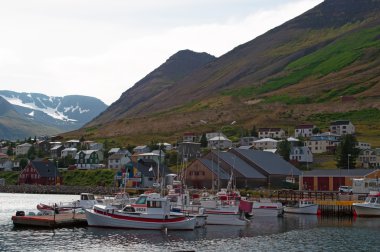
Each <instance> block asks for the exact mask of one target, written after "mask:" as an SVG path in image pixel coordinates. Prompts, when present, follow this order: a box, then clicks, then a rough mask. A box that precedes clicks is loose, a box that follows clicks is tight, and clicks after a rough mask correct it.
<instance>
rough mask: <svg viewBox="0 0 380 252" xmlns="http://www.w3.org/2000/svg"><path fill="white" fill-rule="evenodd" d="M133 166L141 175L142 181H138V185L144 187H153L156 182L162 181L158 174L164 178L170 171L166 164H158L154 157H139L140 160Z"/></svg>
mask: <svg viewBox="0 0 380 252" xmlns="http://www.w3.org/2000/svg"><path fill="white" fill-rule="evenodd" d="M133 167H134V168H136V171H137V173H138V175H140V176H141V183H138V184H137V185H136V186H139V187H144V188H146V187H153V184H154V183H156V182H158V181H160V179H159V178H158V176H159V177H160V178H164V177H165V176H166V175H167V174H169V173H170V170H169V169H168V168H167V166H166V165H162V164H160V165H158V163H157V162H156V161H155V160H152V159H139V160H138V162H136V163H133ZM136 177H137V176H136Z"/></svg>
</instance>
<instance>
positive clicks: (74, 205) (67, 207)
mask: <svg viewBox="0 0 380 252" xmlns="http://www.w3.org/2000/svg"><path fill="white" fill-rule="evenodd" d="M96 203H98V202H97V200H96V199H95V196H94V194H92V193H81V194H80V199H79V200H75V201H72V202H58V203H48V204H45V203H39V204H37V210H38V211H40V212H41V213H43V214H53V213H68V212H72V211H73V210H74V209H83V210H84V209H88V208H92V207H93V206H94V205H95V204H96Z"/></svg>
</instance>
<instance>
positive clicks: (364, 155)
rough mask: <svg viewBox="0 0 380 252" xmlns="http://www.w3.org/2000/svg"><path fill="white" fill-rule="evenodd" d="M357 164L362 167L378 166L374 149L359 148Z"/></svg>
mask: <svg viewBox="0 0 380 252" xmlns="http://www.w3.org/2000/svg"><path fill="white" fill-rule="evenodd" d="M357 165H358V166H360V167H362V168H378V167H379V166H378V162H377V155H376V151H375V150H361V151H360V153H359V156H358V164H357Z"/></svg>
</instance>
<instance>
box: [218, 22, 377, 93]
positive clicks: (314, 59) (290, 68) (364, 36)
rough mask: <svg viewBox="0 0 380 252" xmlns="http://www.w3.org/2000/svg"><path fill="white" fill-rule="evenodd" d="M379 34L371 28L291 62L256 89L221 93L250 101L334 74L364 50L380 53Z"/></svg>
mask: <svg viewBox="0 0 380 252" xmlns="http://www.w3.org/2000/svg"><path fill="white" fill-rule="evenodd" d="M379 33H380V27H375V28H371V29H365V30H361V31H359V32H356V33H353V34H349V35H347V36H344V37H342V38H340V39H338V40H336V41H335V42H332V43H330V44H329V45H327V46H325V47H323V48H322V49H320V50H318V51H316V52H314V53H311V54H308V55H306V56H304V57H301V58H299V59H298V60H295V61H293V62H291V63H290V64H289V65H287V66H286V68H285V69H284V73H286V74H285V75H284V76H281V77H278V78H273V79H271V80H269V81H268V82H266V83H265V84H264V85H261V86H257V87H244V88H240V89H235V90H227V91H224V92H222V95H231V96H239V97H250V96H253V95H260V94H264V93H268V92H271V91H274V90H278V89H280V88H284V87H287V86H290V85H294V84H297V83H299V82H300V81H302V80H304V79H306V78H309V77H312V78H320V77H322V76H326V75H328V74H330V73H333V72H338V71H340V70H342V69H343V68H345V67H346V66H349V65H350V64H352V63H353V62H355V61H356V60H358V59H359V58H360V57H361V56H362V55H363V54H364V51H365V49H367V48H370V47H372V48H376V49H380V40H379V39H378V38H377V37H378V35H379ZM366 88H367V87H365V86H361V87H360V88H355V87H353V86H352V87H351V89H349V90H348V91H346V94H345V95H350V94H356V93H358V92H363V91H364V90H365V89H366ZM334 92H336V93H334ZM338 94H339V91H338V90H334V91H333V93H331V94H329V95H328V96H327V97H328V98H331V97H336V95H338Z"/></svg>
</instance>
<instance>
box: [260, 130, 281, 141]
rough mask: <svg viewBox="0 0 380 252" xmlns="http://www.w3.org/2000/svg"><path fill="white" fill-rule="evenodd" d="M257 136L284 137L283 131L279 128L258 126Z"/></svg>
mask: <svg viewBox="0 0 380 252" xmlns="http://www.w3.org/2000/svg"><path fill="white" fill-rule="evenodd" d="M258 133H259V138H277V139H281V138H284V137H285V131H284V130H283V129H280V128H259V130H258Z"/></svg>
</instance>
